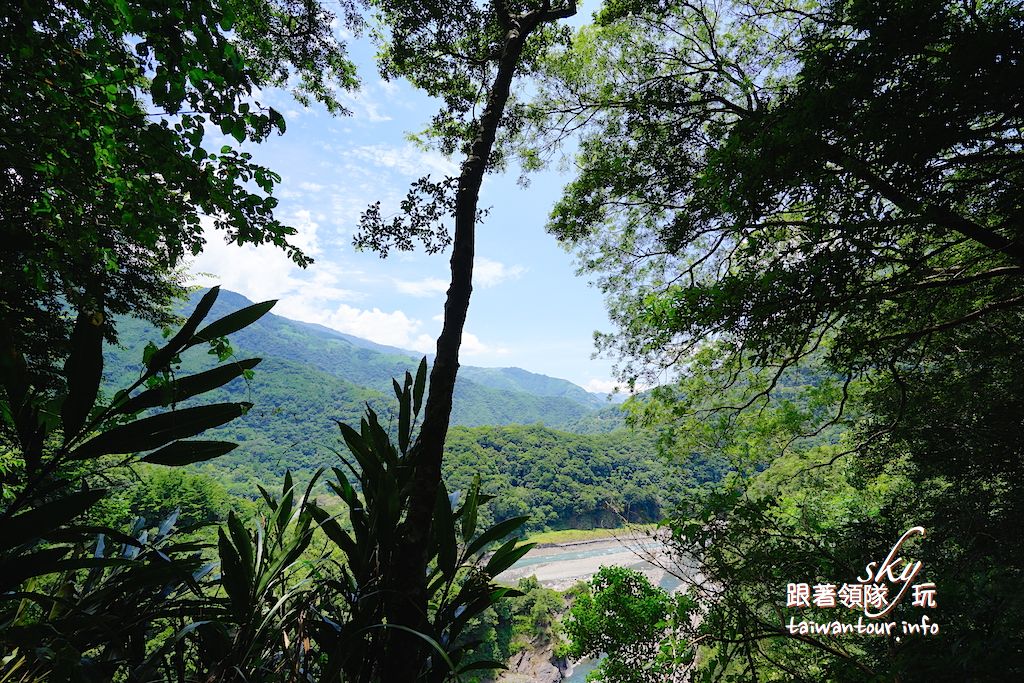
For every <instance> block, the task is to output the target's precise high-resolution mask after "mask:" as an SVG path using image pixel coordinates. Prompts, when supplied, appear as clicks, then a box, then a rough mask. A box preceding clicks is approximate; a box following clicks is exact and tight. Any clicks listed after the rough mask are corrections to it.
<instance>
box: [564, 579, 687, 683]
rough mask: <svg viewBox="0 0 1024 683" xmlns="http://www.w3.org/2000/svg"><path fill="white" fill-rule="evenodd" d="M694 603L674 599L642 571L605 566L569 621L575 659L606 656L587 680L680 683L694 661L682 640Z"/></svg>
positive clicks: (567, 628)
mask: <svg viewBox="0 0 1024 683" xmlns="http://www.w3.org/2000/svg"><path fill="white" fill-rule="evenodd" d="M692 607H693V604H692V602H691V601H690V600H689V599H688V598H686V597H684V596H676V597H673V596H670V595H669V594H668V593H666V592H665V591H664V590H662V589H661V588H658V587H657V586H653V585H651V582H650V581H648V580H647V577H645V576H644V575H643V574H641V573H640V572H637V571H634V570H632V569H627V568H625V567H601V569H600V570H599V571H598V572H597V574H595V575H594V578H592V579H591V580H590V582H589V583H588V584H586V585H585V586H584V588H583V590H582V591H581V592H580V593H579V594H578V595H577V596H576V600H575V602H574V603H573V605H572V608H571V609H570V610H569V616H568V617H567V618H566V620H565V632H566V635H567V636H568V637H569V641H570V644H569V654H570V655H571V656H572V657H576V658H579V657H596V656H599V655H601V654H604V655H606V657H605V659H604V660H602V662H601V664H600V666H599V667H598V668H597V670H596V676H595V674H591V676H588V677H587V679H588V680H590V679H591V678H592V677H593V680H596V681H605V682H606V683H646V682H648V681H650V683H667V682H669V681H676V680H681V678H680V676H681V675H682V674H683V673H684V671H685V669H686V665H687V664H689V662H690V660H691V659H692V653H691V650H690V646H689V644H688V643H687V642H686V641H685V640H683V639H681V638H680V637H679V630H680V627H681V626H684V625H686V624H687V623H688V622H689V620H690V614H689V611H690V610H691V609H692Z"/></svg>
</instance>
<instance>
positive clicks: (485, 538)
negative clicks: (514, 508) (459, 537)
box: [466, 515, 530, 557]
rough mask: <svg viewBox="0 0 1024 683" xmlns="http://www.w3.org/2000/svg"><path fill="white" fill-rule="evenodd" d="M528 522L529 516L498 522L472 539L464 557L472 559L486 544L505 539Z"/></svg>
mask: <svg viewBox="0 0 1024 683" xmlns="http://www.w3.org/2000/svg"><path fill="white" fill-rule="evenodd" d="M529 520H530V516H529V515H522V516H521V517H512V518H511V519H506V520H505V521H503V522H498V523H497V524H495V525H494V526H492V527H491V528H490V529H488V530H487V531H485V532H483V533H482V534H480V535H479V536H477V537H476V538H475V539H473V542H472V543H470V544H469V546H468V547H467V548H466V557H472V556H473V555H475V554H476V553H477V552H478V551H480V550H483V549H484V548H485V547H486V546H487V544H489V543H491V542H493V541H497V540H500V539H502V538H505V537H506V536H508V535H509V534H510V533H512V532H513V531H515V530H516V529H518V528H519V527H521V526H523V525H524V524H526V523H527V522H528V521H529Z"/></svg>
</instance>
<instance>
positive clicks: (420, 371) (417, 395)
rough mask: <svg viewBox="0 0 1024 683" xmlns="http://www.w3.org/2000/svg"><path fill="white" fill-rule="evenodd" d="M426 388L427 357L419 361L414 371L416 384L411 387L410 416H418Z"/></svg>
mask: <svg viewBox="0 0 1024 683" xmlns="http://www.w3.org/2000/svg"><path fill="white" fill-rule="evenodd" d="M426 386H427V357H426V356H423V358H421V359H420V366H419V368H417V369H416V382H415V383H414V384H413V387H412V414H413V415H419V414H420V408H421V407H422V406H423V391H424V389H425V388H426Z"/></svg>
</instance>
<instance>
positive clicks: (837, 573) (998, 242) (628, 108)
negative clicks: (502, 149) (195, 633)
mask: <svg viewBox="0 0 1024 683" xmlns="http://www.w3.org/2000/svg"><path fill="white" fill-rule="evenodd" d="M1022 27H1024V21H1022V15H1021V10H1020V6H1019V4H1017V3H1008V2H998V1H995V2H982V3H968V4H963V3H954V2H942V1H940V0H933V1H930V2H918V3H878V2H873V1H871V0H855V1H854V2H825V3H821V4H820V5H819V4H815V3H795V2H793V3H788V2H786V3H760V2H728V3H724V4H723V3H710V2H709V3H701V2H698V3H667V4H664V3H660V4H656V5H652V4H647V3H628V2H627V3H615V4H612V5H609V6H608V7H607V8H606V9H605V11H604V12H603V13H602V14H601V15H600V16H599V19H598V26H596V27H593V28H588V29H585V30H584V31H582V32H581V33H580V35H579V39H578V40H577V41H576V42H575V43H574V47H573V50H572V51H570V52H568V53H566V54H565V55H564V57H565V58H564V59H560V60H558V61H557V62H556V61H554V60H553V61H552V64H551V70H550V73H551V75H552V79H551V80H550V81H548V82H547V83H546V84H545V85H544V92H543V93H542V97H541V98H540V99H539V101H538V112H539V114H538V115H539V116H540V117H541V121H547V122H549V123H548V124H545V125H546V126H547V128H548V130H546V131H541V132H542V137H541V138H540V142H541V143H546V142H551V141H552V140H557V139H558V138H559V137H560V136H562V135H563V134H564V133H565V132H566V131H569V130H574V129H576V128H579V129H580V130H581V131H582V133H583V135H582V139H581V141H580V143H579V152H578V154H577V161H578V166H579V173H578V175H577V177H576V179H575V180H574V181H573V183H571V184H570V186H569V187H568V188H567V190H566V193H565V195H564V197H563V199H562V200H561V201H560V203H559V205H558V206H557V207H556V208H555V211H554V213H553V216H552V221H551V225H550V227H551V230H552V231H553V232H554V233H555V234H556V235H558V236H559V237H560V238H561V239H563V240H564V241H565V242H566V243H568V244H571V245H573V246H574V247H575V248H576V249H577V251H578V253H579V255H580V257H581V266H582V268H583V270H585V271H587V272H589V273H592V274H594V275H596V276H597V277H598V278H599V284H600V286H601V287H602V289H603V290H604V292H605V293H606V295H607V297H608V301H609V306H610V309H611V316H612V319H613V321H614V323H615V324H616V326H617V328H618V333H617V334H615V335H606V336H604V337H603V338H602V340H601V346H602V348H603V349H604V350H607V351H612V352H614V353H616V354H617V355H618V356H619V357H620V359H621V364H620V370H621V372H622V374H623V377H624V379H627V380H634V381H635V380H643V379H645V378H646V379H648V380H650V379H651V378H655V377H657V378H659V379H662V380H663V379H664V377H665V376H666V375H665V374H662V372H663V370H665V369H668V370H669V374H668V376H669V377H671V378H672V381H671V382H669V383H668V384H667V385H666V386H664V387H660V388H658V389H655V390H653V391H652V392H651V395H650V400H649V401H647V402H646V404H643V405H641V404H639V402H638V404H637V405H636V406H635V407H636V408H637V410H636V412H635V413H634V415H635V417H636V419H637V420H639V421H641V422H643V423H645V424H649V425H651V426H659V427H660V428H662V431H663V434H664V437H663V438H662V439H661V446H662V448H663V449H664V450H666V451H667V452H669V453H672V454H676V455H681V456H683V457H685V456H686V455H687V454H688V453H691V452H705V453H708V454H710V455H720V456H722V457H724V458H726V460H727V462H728V463H729V466H730V468H731V469H732V470H734V471H733V473H732V474H730V475H729V476H727V477H726V478H725V479H724V480H723V481H721V482H720V483H718V484H715V485H711V486H707V487H702V488H700V489H695V490H693V491H691V492H690V493H689V494H687V496H686V497H685V498H684V504H683V505H682V506H681V508H680V510H679V512H678V513H677V515H675V516H674V521H673V524H672V527H673V534H674V542H675V544H676V547H677V550H678V555H679V557H680V558H682V559H687V558H690V559H692V560H693V561H695V562H696V567H697V569H698V570H699V572H700V573H699V576H701V577H704V578H705V579H706V583H704V584H703V586H701V585H700V583H701V582H699V581H697V580H694V581H693V583H694V584H695V585H694V588H695V589H701V588H703V590H702V591H701V592H695V594H694V596H695V599H697V600H698V601H699V602H700V604H701V609H702V610H703V611H704V614H703V616H702V622H701V626H700V629H699V630H698V631H695V632H694V633H693V636H694V638H700V640H701V642H702V643H704V644H705V646H706V648H707V649H706V651H704V652H702V657H700V658H699V667H698V669H699V670H698V671H697V672H696V673H695V674H694V675H695V676H701V677H703V678H704V680H718V679H720V678H728V677H733V678H735V679H738V680H749V679H753V678H757V679H773V678H779V679H807V680H835V681H843V680H850V681H853V680H865V679H872V678H880V679H890V678H898V679H900V680H918V679H920V680H942V679H948V680H964V679H989V678H998V677H1000V676H1002V677H1006V676H1013V675H1017V674H1018V673H1019V672H1020V670H1021V663H1020V660H1019V643H1020V641H1021V638H1022V634H1021V632H1020V629H1019V627H1018V626H1016V625H1015V624H1018V623H1019V618H1018V617H1017V616H1015V615H1018V614H1019V610H1020V605H1019V603H1018V601H1016V600H1014V599H1010V600H1007V601H1005V602H1003V601H1002V598H1001V597H1000V596H1002V595H1003V591H1006V590H1007V587H1008V586H1009V585H1011V583H1012V582H1014V581H1017V580H1018V579H1019V576H1020V573H1021V568H1022V567H1024V560H1022V558H1021V557H1019V555H1018V554H1016V551H1015V550H1014V549H1015V548H1017V547H1018V545H1019V544H1018V543H1017V540H1018V535H1019V534H1018V533H1017V531H1016V530H1015V529H1014V528H1012V527H1014V526H1015V520H1016V519H1017V518H1018V514H1017V513H1018V510H1019V509H1020V505H1021V503H1020V500H1019V495H1018V491H1017V490H1018V487H1016V486H1015V485H1014V484H1012V483H1011V482H1014V481H1016V480H1017V479H1018V478H1019V475H1020V472H1019V462H1020V459H1019V457H1018V455H1019V453H1020V448H1021V445H1020V444H1021V438H1020V430H1019V420H1014V419H1012V418H1010V417H1009V416H1010V415H1011V414H1013V412H1014V411H1016V410H1017V406H1018V405H1019V403H1020V391H1019V389H1017V387H1020V386H1022V382H1021V376H1020V367H1021V366H1020V363H1019V352H1018V348H1019V341H1020V337H1021V329H1022V318H1021V308H1020V303H1021V296H1020V290H1021V285H1020V282H1021V280H1020V276H1021V273H1022V271H1021V267H1022V265H1024V261H1022V258H1024V252H1022V250H1021V249H1022V247H1021V245H1022V244H1024V232H1022V224H1021V220H1020V216H1021V206H1020V202H1019V198H1020V196H1021V192H1020V190H1021V141H1020V137H1019V135H1018V131H1019V129H1020V127H1021V120H1020V113H1021V109H1020V107H1019V88H1017V87H1016V85H1015V84H1014V83H1015V79H1016V78H1017V72H1018V71H1019V69H1020V67H1021V64H1022V63H1024V62H1022V61H1021V60H1020V59H1019V58H1018V57H1017V56H1016V55H1017V53H1018V49H1017V47H1016V46H1017V45H1019V44H1020V42H1021V38H1022V35H1021V30H1022ZM552 114H554V115H556V116H558V117H560V118H558V119H557V120H556V121H555V123H554V124H553V125H552V124H550V121H549V119H548V118H547V117H549V116H551V115H552ZM545 135H546V136H548V137H546V138H545V137H543V136H545ZM552 135H553V136H554V137H551V136H552ZM917 524H920V525H923V526H925V527H926V528H927V529H928V530H929V537H928V539H927V541H925V542H923V543H922V544H921V545H920V547H915V548H914V553H915V554H916V555H917V556H919V557H920V558H921V559H922V561H924V562H925V566H926V567H927V568H928V571H930V572H931V576H932V577H933V578H934V579H935V581H936V582H937V584H938V585H939V586H941V590H942V591H943V592H944V593H948V594H949V595H950V601H955V602H956V603H957V607H955V608H952V609H953V612H951V613H950V617H951V618H950V621H949V622H948V623H944V624H943V627H942V628H943V630H942V631H941V634H940V636H939V637H933V638H903V639H901V640H900V641H899V642H896V641H895V640H894V639H878V638H875V639H856V638H855V639H840V640H838V642H837V640H836V639H821V638H809V639H798V638H793V637H789V636H788V634H787V633H786V632H785V631H784V630H783V629H781V628H780V626H781V624H782V621H783V613H782V611H781V610H780V605H779V600H780V598H779V596H778V594H777V593H778V591H779V586H781V585H784V584H785V583H787V582H789V581H794V580H796V579H795V578H794V577H807V580H810V581H815V580H824V581H842V580H851V579H852V577H853V576H856V575H857V574H858V573H859V570H860V569H861V568H862V567H863V565H864V563H865V562H866V561H868V559H870V558H874V557H884V554H885V552H887V551H888V548H889V547H891V544H892V542H893V541H894V539H895V538H898V537H899V536H900V534H902V533H903V531H905V530H906V529H907V528H908V527H910V526H913V525H917ZM946 604H950V603H949V602H947V603H946ZM997 604H999V608H998V610H997V609H996V608H995V605H997ZM943 609H944V610H945V606H944V608H943ZM944 615H945V612H944ZM1004 619H1005V621H1004ZM994 631H997V632H999V633H1000V634H1001V635H1000V637H999V638H996V639H995V640H994V641H993V640H991V639H989V635H988V634H990V633H992V632H994Z"/></svg>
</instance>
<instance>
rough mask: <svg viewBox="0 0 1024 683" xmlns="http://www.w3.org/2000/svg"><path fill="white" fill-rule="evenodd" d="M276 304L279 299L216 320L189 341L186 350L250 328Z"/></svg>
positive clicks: (248, 307) (247, 307)
mask: <svg viewBox="0 0 1024 683" xmlns="http://www.w3.org/2000/svg"><path fill="white" fill-rule="evenodd" d="M276 303H277V299H273V300H271V301H264V302H262V303H258V304H253V305H252V306H246V307H245V308H242V309H239V310H237V311H235V312H234V313H229V314H228V315H226V316H224V317H223V318H221V319H220V320H216V321H214V322H212V323H210V324H209V325H207V326H206V327H204V328H203V329H201V330H199V331H198V332H196V334H195V335H194V336H193V337H192V338H191V339H190V340H189V341H188V344H186V345H185V348H186V349H187V348H190V347H192V346H195V345H196V344H202V343H203V342H209V341H213V340H214V339H217V338H219V337H226V336H227V335H229V334H231V333H232V332H237V331H238V330H240V329H242V328H244V327H248V326H249V325H251V324H253V323H254V322H256V321H257V320H259V319H260V318H262V317H263V316H264V315H266V314H267V312H268V311H269V310H270V309H271V308H273V307H274V304H276Z"/></svg>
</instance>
